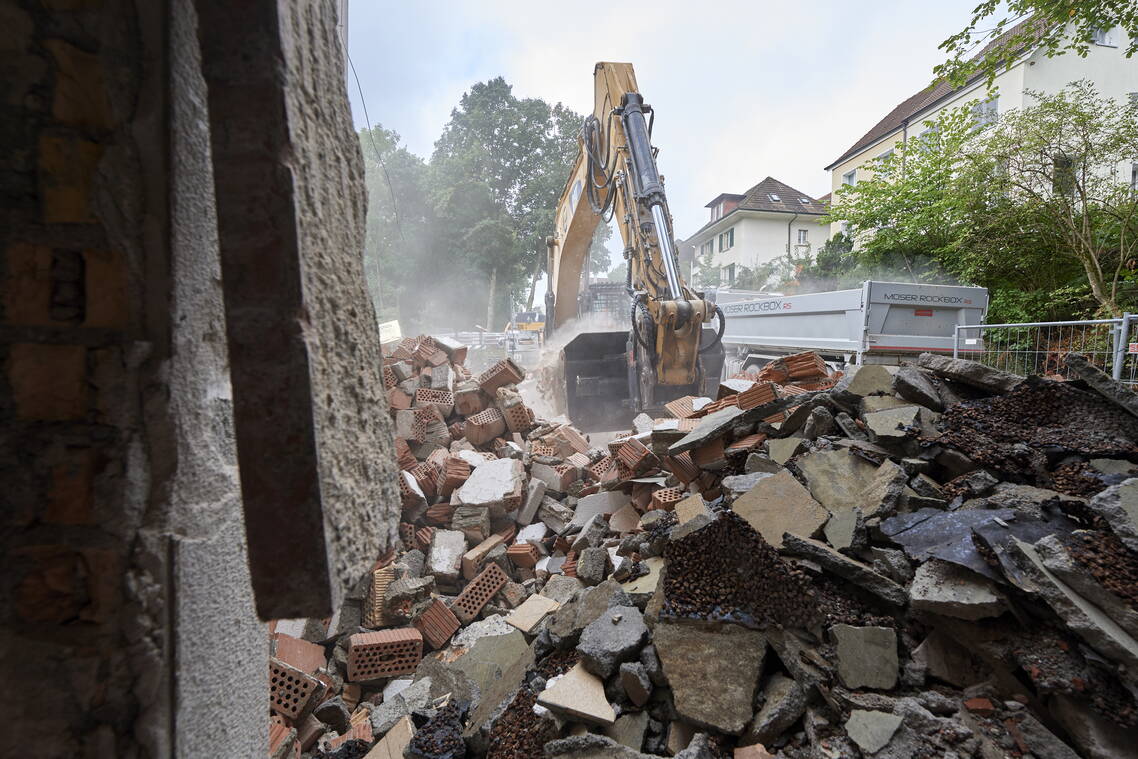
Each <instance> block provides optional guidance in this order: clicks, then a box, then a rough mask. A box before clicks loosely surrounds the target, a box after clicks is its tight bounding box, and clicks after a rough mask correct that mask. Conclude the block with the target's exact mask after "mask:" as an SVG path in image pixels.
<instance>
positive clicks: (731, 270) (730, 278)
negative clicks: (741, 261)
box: [727, 264, 735, 287]
mask: <svg viewBox="0 0 1138 759" xmlns="http://www.w3.org/2000/svg"><path fill="white" fill-rule="evenodd" d="M734 284H735V264H731V265H730V266H728V267H727V286H728V287H730V286H731V285H734Z"/></svg>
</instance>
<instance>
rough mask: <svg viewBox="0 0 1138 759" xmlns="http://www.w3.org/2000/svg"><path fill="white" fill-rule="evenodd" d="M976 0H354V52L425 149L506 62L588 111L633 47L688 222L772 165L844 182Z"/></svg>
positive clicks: (682, 229) (529, 88)
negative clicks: (870, 137) (846, 165)
mask: <svg viewBox="0 0 1138 759" xmlns="http://www.w3.org/2000/svg"><path fill="white" fill-rule="evenodd" d="M975 3H976V0H937V2H912V0H909V1H908V2H901V1H900V0H898V1H893V2H890V1H887V0H880V1H876V2H875V1H872V0H862V1H858V0H854V1H853V2H851V1H850V0H844V1H842V0H814V2H811V3H789V2H765V1H763V0H751V1H750V2H734V0H718V1H717V2H691V1H689V2H676V1H674V0H655V1H654V2H617V1H615V0H613V1H611V2H603V1H602V2H598V1H597V0H592V1H591V2H565V3H549V2H541V1H540V0H537V1H535V0H527V1H524V2H516V1H514V0H462V1H461V2H460V1H458V0H447V1H445V2H435V3H427V2H405V1H402V2H389V1H388V0H351V5H350V16H349V18H350V21H349V52H350V54H351V57H352V60H353V62H354V63H355V67H356V71H357V72H358V74H359V79H360V83H361V85H362V87H363V92H364V96H365V98H366V102H367V109H368V114H369V116H370V117H371V121H372V124H373V125H375V124H377V123H378V124H382V125H383V126H384V127H386V128H388V129H394V130H395V131H396V132H398V133H399V134H400V135H401V136H402V137H403V139H404V143H405V144H406V146H407V147H408V148H409V149H410V150H411V151H413V152H415V153H417V154H419V155H421V156H424V157H427V156H429V155H430V153H431V150H432V148H433V145H434V142H435V140H436V139H437V138H438V136H439V134H440V132H441V130H442V126H443V124H444V123H445V122H446V120H447V118H448V116H449V114H450V111H451V109H452V108H453V107H454V106H455V105H456V104H457V103H458V100H459V98H460V97H461V96H462V93H463V92H465V91H466V90H467V89H468V88H469V86H470V85H471V84H473V83H474V82H478V81H484V80H486V79H490V78H493V77H495V76H499V75H501V76H504V77H505V78H506V81H507V82H509V83H510V84H512V85H513V86H514V93H515V94H516V95H519V96H522V97H530V96H533V97H541V98H544V99H545V100H547V101H549V102H551V103H553V102H557V101H561V102H563V103H565V104H566V105H567V106H569V107H571V108H573V109H574V110H576V111H578V112H581V113H585V112H588V111H589V110H591V108H592V104H593V76H592V73H593V64H594V63H595V62H596V61H602V60H605V61H630V62H632V63H633V64H634V66H635V67H636V76H637V81H638V82H639V84H640V90H641V92H642V93H643V95H644V98H645V100H646V102H648V103H649V104H651V105H652V106H653V107H654V108H655V110H656V124H655V131H654V133H653V141H654V142H655V144H656V146H657V147H659V149H660V155H659V158H658V162H659V166H660V170H661V172H662V173H663V174H664V175H665V177H666V179H667V192H668V202H669V205H670V207H671V210H672V214H673V216H674V217H675V220H676V224H675V227H676V233H677V234H678V235H679V236H680V237H687V236H689V235H690V234H691V233H692V232H694V231H695V230H697V229H698V228H699V227H700V226H702V225H703V224H704V222H705V221H706V220H707V210H706V209H705V208H704V207H703V206H704V205H705V204H706V203H707V202H708V201H709V200H711V199H712V198H713V197H715V196H716V195H718V194H719V193H721V192H736V193H741V192H744V191H746V190H747V188H749V187H751V186H752V185H754V184H756V183H758V182H759V181H760V180H762V179H763V178H764V177H766V176H768V175H770V176H773V177H775V178H776V179H779V180H782V181H783V182H786V183H787V184H789V185H791V186H792V187H795V188H796V189H798V190H801V191H803V192H806V193H807V194H809V195H811V196H813V197H819V196H821V195H824V194H826V193H827V192H829V191H830V178H829V174H828V173H827V172H825V171H823V169H822V167H823V166H826V165H828V164H829V163H830V162H832V161H833V160H834V159H835V158H837V157H838V156H839V155H841V153H842V152H844V151H845V150H846V148H848V147H850V145H852V144H853V142H854V141H855V140H856V139H857V138H858V137H860V136H861V135H862V134H864V133H865V132H866V131H867V130H868V129H869V128H870V127H871V126H873V124H874V123H876V122H877V121H878V120H879V119H880V118H881V117H882V116H884V115H885V114H886V113H887V112H888V111H889V110H891V109H892V108H893V107H894V106H895V105H897V103H899V102H900V101H901V100H903V99H905V98H906V97H908V96H909V95H911V94H913V93H915V92H917V91H918V90H920V89H921V88H922V87H924V86H925V85H926V84H928V82H929V81H930V79H931V76H932V73H931V72H932V67H933V66H934V65H935V64H936V63H939V62H940V61H941V60H942V54H941V53H940V51H938V50H937V45H938V44H939V43H940V42H941V41H942V40H943V39H944V38H945V37H947V36H949V35H950V34H952V33H954V32H956V31H958V30H959V29H961V28H963V27H964V25H965V24H966V22H967V21H968V18H969V11H970V10H971V8H972V7H973V6H974V5H975ZM350 84H351V86H350V87H349V91H350V93H351V96H352V107H353V109H354V114H355V120H356V124H357V126H360V127H362V126H363V125H364V116H363V110H362V109H361V108H360V103H359V95H358V93H357V92H356V89H355V82H354V81H351V82H350Z"/></svg>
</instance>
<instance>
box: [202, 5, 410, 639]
mask: <svg viewBox="0 0 1138 759" xmlns="http://www.w3.org/2000/svg"><path fill="white" fill-rule="evenodd" d="M197 8H198V13H199V16H200V18H201V24H200V25H199V39H200V42H201V49H202V59H203V73H204V75H205V80H206V83H207V86H208V89H209V114H210V120H211V125H212V151H213V169H214V177H215V186H216V195H217V208H218V233H219V239H220V245H221V264H222V278H223V281H224V290H225V304H226V313H227V321H226V327H227V334H228V341H229V355H230V359H231V365H230V369H231V371H230V375H231V378H232V384H233V392H234V400H235V424H236V434H237V443H238V457H239V463H240V471H241V484H242V498H243V504H244V510H245V521H246V525H247V527H248V530H247V533H248V536H249V542H248V546H249V557H250V566H251V568H252V580H253V587H254V589H255V591H256V597H257V611H258V613H259V614H261V616H262V617H264V618H289V617H326V616H329V615H331V614H332V612H333V611H334V610H335V609H336V607H337V606H338V604H339V600H340V598H342V597H343V594H344V592H345V591H346V590H347V589H348V588H350V587H352V586H353V585H355V584H356V583H357V582H358V581H359V579H360V578H361V577H363V576H364V574H365V573H366V572H367V570H368V568H369V567H370V566H371V564H372V562H374V561H375V559H376V557H377V556H379V555H380V553H382V552H383V551H384V550H385V549H386V548H387V546H388V545H389V544H390V543H391V541H392V538H393V537H394V534H395V523H396V519H397V516H398V513H399V499H398V495H397V492H396V488H395V484H396V483H395V471H394V464H393V463H392V462H393V461H394V458H393V457H392V456H391V455H390V445H391V439H392V438H391V427H390V419H389V418H388V416H387V414H386V413H385V412H384V409H385V408H386V401H385V398H384V393H383V382H382V378H381V376H380V369H381V364H382V357H381V354H380V348H379V336H378V333H377V330H376V324H375V316H374V311H373V309H372V305H371V302H370V301H369V299H368V298H367V295H366V290H365V286H364V276H363V263H362V258H363V224H364V214H365V198H364V185H363V174H362V158H361V155H360V151H359V146H358V141H357V140H356V138H355V136H354V134H353V132H352V128H351V121H350V117H349V110H348V103H347V97H346V91H345V88H344V70H343V52H342V47H341V44H340V40H339V38H338V36H337V34H336V14H335V5H334V3H333V2H332V1H331V0H319V2H285V3H280V4H276V3H232V2H229V1H228V0H197ZM286 515H287V516H286Z"/></svg>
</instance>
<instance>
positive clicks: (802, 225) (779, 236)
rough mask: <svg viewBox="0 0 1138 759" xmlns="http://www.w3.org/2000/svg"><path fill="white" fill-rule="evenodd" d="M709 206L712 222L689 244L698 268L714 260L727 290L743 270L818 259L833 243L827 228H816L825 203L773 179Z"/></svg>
mask: <svg viewBox="0 0 1138 759" xmlns="http://www.w3.org/2000/svg"><path fill="white" fill-rule="evenodd" d="M706 207H707V208H709V209H710V210H711V218H710V220H709V221H708V222H707V224H705V225H704V226H703V227H702V228H701V229H700V230H699V231H698V232H696V233H695V234H693V235H691V236H690V237H688V238H687V240H685V243H686V244H687V245H690V246H692V247H693V248H694V253H695V256H696V257H697V263H696V266H703V265H705V264H706V262H707V261H708V260H710V261H711V265H712V266H715V267H717V268H718V269H719V270H720V274H721V277H722V282H723V284H724V285H728V286H729V285H732V284H734V283H735V278H736V276H737V275H739V274H741V273H742V270H743V269H744V268H746V269H755V268H757V267H759V266H761V265H763V264H766V263H769V262H771V261H773V260H774V259H776V258H778V257H780V256H785V255H786V254H787V253H793V254H794V256H795V257H796V258H797V257H801V256H805V255H806V254H811V255H814V254H816V253H817V252H818V248H820V247H821V246H822V245H823V244H825V242H826V241H827V240H829V239H830V230H829V228H828V227H827V226H825V225H822V224H819V223H818V220H819V219H821V218H822V217H823V216H824V215H825V214H826V205H825V203H824V202H823V201H819V200H816V199H814V198H811V197H810V196H809V195H807V194H806V193H804V192H800V191H798V190H796V189H794V188H793V187H791V186H790V185H788V184H785V183H783V182H780V181H778V180H777V179H775V178H773V177H767V178H766V179H764V180H763V181H761V182H759V183H758V184H757V185H755V186H754V187H752V188H751V189H749V190H747V191H746V192H745V193H743V194H742V195H735V194H731V193H723V194H722V195H719V196H717V197H716V198H714V199H713V200H712V201H711V202H710V203H708V204H707V206H706ZM708 254H710V256H709V255H708Z"/></svg>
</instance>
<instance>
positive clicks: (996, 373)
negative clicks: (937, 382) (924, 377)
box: [917, 353, 1023, 393]
mask: <svg viewBox="0 0 1138 759" xmlns="http://www.w3.org/2000/svg"><path fill="white" fill-rule="evenodd" d="M917 366H919V367H920V368H922V369H928V370H929V371H931V372H932V373H934V374H936V375H938V376H941V377H945V378H947V379H950V380H954V381H956V382H961V383H963V384H965V385H971V386H972V387H975V388H979V389H980V390H986V391H988V392H989V393H1006V392H1008V391H1009V390H1011V389H1012V388H1014V387H1015V386H1016V385H1018V384H1019V383H1021V382H1023V377H1020V376H1018V375H1015V374H1008V373H1007V372H1003V371H1000V370H999V369H993V368H992V367H990V366H984V365H983V364H980V363H977V362H975V361H968V360H966V359H962V358H949V357H948V356H940V355H937V354H935V353H922V354H921V355H920V356H919V357H918V358H917Z"/></svg>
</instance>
